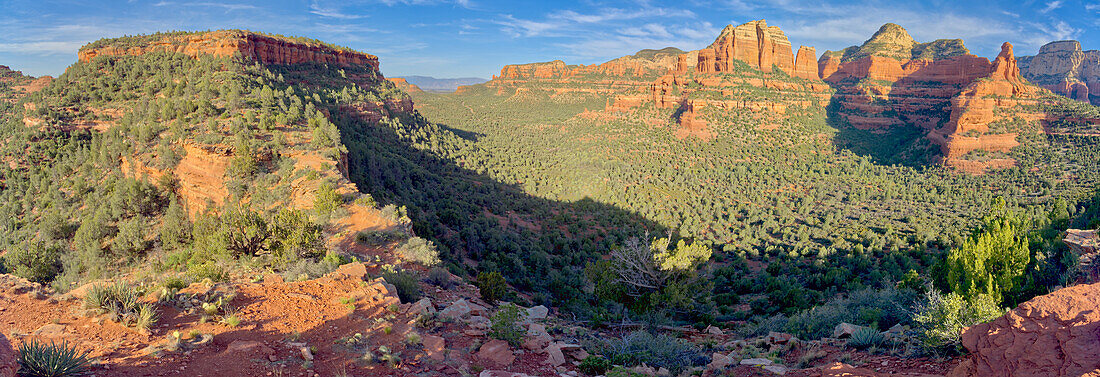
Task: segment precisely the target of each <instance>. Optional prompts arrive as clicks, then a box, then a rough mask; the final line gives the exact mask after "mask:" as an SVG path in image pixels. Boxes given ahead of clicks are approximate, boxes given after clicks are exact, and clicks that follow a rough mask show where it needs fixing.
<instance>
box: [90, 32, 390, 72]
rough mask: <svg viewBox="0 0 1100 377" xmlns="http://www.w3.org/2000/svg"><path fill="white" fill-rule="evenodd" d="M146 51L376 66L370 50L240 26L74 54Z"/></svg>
mask: <svg viewBox="0 0 1100 377" xmlns="http://www.w3.org/2000/svg"><path fill="white" fill-rule="evenodd" d="M145 38H150V37H145ZM150 51H170V52H177V53H182V54H187V55H190V56H198V55H202V54H208V55H214V56H222V57H224V56H234V55H236V54H240V55H241V56H242V57H245V58H249V59H253V60H256V61H259V62H261V63H265V64H301V63H326V64H342V65H358V66H370V67H371V68H373V69H378V57H377V56H374V55H371V54H366V53H362V52H357V51H352V50H347V49H340V48H335V47H331V46H328V45H323V44H320V43H315V42H308V41H299V40H294V39H289V38H282V37H275V36H268V35H263V34H258V33H253V32H247V31H240V30H218V31H211V32H205V33H194V34H181V35H165V36H163V37H162V38H160V39H159V40H149V41H148V42H144V43H136V44H130V45H127V44H125V43H112V44H108V45H104V46H98V45H94V44H93V45H92V46H88V47H84V48H81V49H80V51H79V52H77V57H78V58H79V59H80V61H82V62H84V61H89V60H91V59H94V58H95V57H97V56H104V55H107V56H117V55H141V54H145V53H147V52H150Z"/></svg>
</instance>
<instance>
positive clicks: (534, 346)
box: [523, 323, 554, 351]
mask: <svg viewBox="0 0 1100 377" xmlns="http://www.w3.org/2000/svg"><path fill="white" fill-rule="evenodd" d="M552 341H554V338H553V337H551V336H550V334H549V333H547V332H546V326H543V325H540V324H537V323H532V324H530V325H528V326H527V336H526V337H524V338H523V348H526V349H528V350H531V351H535V350H541V349H544V348H546V346H547V345H549V344H550V342H552Z"/></svg>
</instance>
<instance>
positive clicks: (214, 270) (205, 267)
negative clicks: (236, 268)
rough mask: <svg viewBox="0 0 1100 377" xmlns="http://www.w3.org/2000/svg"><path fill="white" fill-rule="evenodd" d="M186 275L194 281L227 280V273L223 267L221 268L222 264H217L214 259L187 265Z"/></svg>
mask: <svg viewBox="0 0 1100 377" xmlns="http://www.w3.org/2000/svg"><path fill="white" fill-rule="evenodd" d="M187 276H188V277H190V278H191V280H195V281H202V280H205V279H210V281H214V282H218V281H226V280H229V273H228V272H226V271H225V268H222V266H219V265H218V264H217V262H214V261H208V262H206V263H203V264H197V265H196V264H193V265H190V266H187Z"/></svg>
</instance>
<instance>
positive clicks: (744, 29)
mask: <svg viewBox="0 0 1100 377" xmlns="http://www.w3.org/2000/svg"><path fill="white" fill-rule="evenodd" d="M792 51H793V50H792V49H791V42H790V41H788V40H787V36H786V35H785V34H783V30H780V29H779V27H777V26H768V23H767V21H765V20H759V21H752V22H748V23H745V24H741V25H738V26H733V25H727V26H726V27H725V28H724V29H722V33H721V34H719V35H718V38H717V39H715V40H714V43H711V44H710V46H708V47H707V48H705V49H702V50H700V51H699V58H698V63H697V64H696V66H695V70H696V71H697V72H699V73H721V72H733V71H734V70H735V68H734V67H735V65H734V63H733V60H734V59H736V60H740V61H742V62H745V63H747V64H748V65H749V66H750V67H753V68H756V69H759V70H761V71H764V72H771V71H772V67H778V68H779V69H780V70H782V71H783V72H786V73H787V74H790V75H791V76H796V77H802V78H806V79H817V78H819V76H818V75H817V69H816V67H815V65H816V64H814V59H815V56H814V55H815V54H816V52H815V51H814V49H813V47H806V46H803V47H802V48H800V49H799V50H798V55H799V56H798V58H797V59H796V58H795V55H794V53H793V52H792Z"/></svg>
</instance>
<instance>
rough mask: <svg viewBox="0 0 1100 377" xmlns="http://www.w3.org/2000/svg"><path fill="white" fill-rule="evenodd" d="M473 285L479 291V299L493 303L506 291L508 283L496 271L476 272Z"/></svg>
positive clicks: (502, 296)
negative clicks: (475, 279)
mask: <svg viewBox="0 0 1100 377" xmlns="http://www.w3.org/2000/svg"><path fill="white" fill-rule="evenodd" d="M475 285H477V288H478V289H479V290H480V291H481V299H482V300H485V302H487V303H490V304H495V303H496V302H497V301H499V300H500V299H502V298H504V294H505V293H507V292H508V283H506V282H505V281H504V276H503V275H501V274H500V273H499V272H496V271H493V272H482V273H478V274H477V281H476V282H475Z"/></svg>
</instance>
